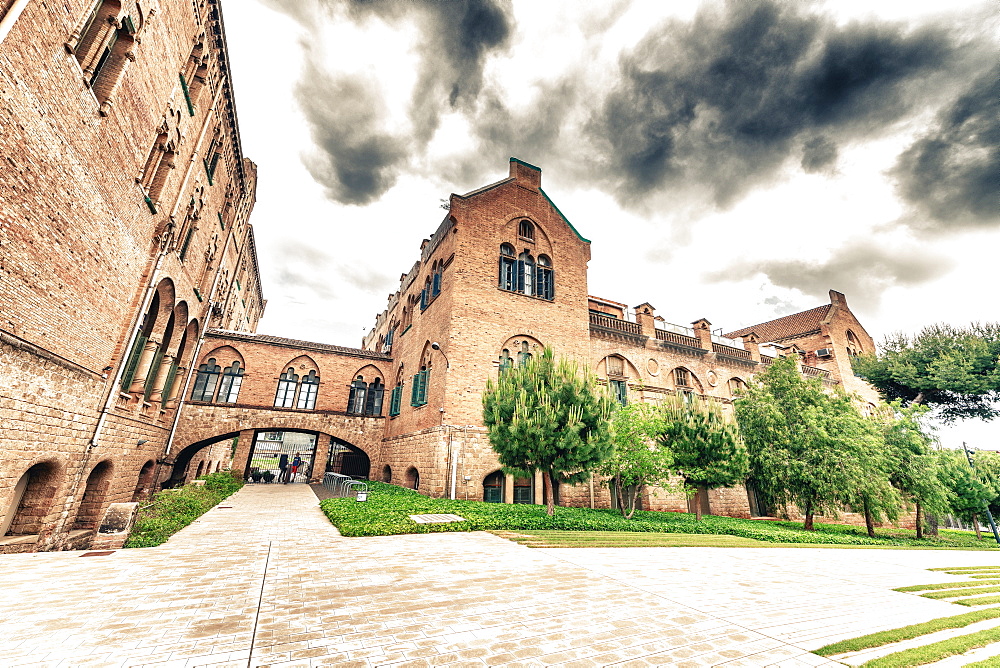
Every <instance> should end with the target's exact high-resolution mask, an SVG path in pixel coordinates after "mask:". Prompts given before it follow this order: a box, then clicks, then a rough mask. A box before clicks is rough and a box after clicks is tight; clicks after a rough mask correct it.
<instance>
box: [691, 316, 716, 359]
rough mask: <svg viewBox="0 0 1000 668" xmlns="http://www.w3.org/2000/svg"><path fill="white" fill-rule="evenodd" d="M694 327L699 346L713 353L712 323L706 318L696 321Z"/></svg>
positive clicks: (693, 323) (692, 324)
mask: <svg viewBox="0 0 1000 668" xmlns="http://www.w3.org/2000/svg"><path fill="white" fill-rule="evenodd" d="M691 326H692V327H694V335H695V336H697V337H698V345H699V346H700V347H701V348H702V349H704V350H707V351H708V352H712V323H710V322H709V321H708V320H705V318H701V319H699V320H695V321H694V322H692V323H691Z"/></svg>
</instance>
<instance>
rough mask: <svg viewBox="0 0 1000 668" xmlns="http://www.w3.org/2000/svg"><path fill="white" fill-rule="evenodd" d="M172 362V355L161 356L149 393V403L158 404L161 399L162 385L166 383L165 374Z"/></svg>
mask: <svg viewBox="0 0 1000 668" xmlns="http://www.w3.org/2000/svg"><path fill="white" fill-rule="evenodd" d="M173 363H174V356H173V355H164V356H163V360H162V361H161V362H160V368H159V369H157V370H156V378H155V379H154V380H153V389H152V390H151V391H150V393H149V401H150V403H154V404H158V403H161V402H162V401H163V386H164V385H166V384H167V375H168V374H169V373H170V367H171V366H173ZM175 380H176V377H175ZM175 384H176V383H175Z"/></svg>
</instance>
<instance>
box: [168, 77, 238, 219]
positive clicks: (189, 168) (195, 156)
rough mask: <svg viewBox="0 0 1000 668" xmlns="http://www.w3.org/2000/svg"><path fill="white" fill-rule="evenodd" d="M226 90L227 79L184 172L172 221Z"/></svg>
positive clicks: (213, 102)
mask: <svg viewBox="0 0 1000 668" xmlns="http://www.w3.org/2000/svg"><path fill="white" fill-rule="evenodd" d="M224 90H225V78H223V79H221V80H220V81H219V90H217V91H216V93H215V97H214V98H213V99H212V106H211V107H210V108H209V110H208V112H207V113H206V114H205V124H204V125H203V126H202V127H201V132H200V133H199V134H198V141H197V142H196V143H195V145H194V151H192V152H191V160H190V161H189V162H188V166H187V169H186V170H185V171H184V181H183V182H181V187H180V190H178V191H177V201H176V202H174V208H173V210H172V211H171V212H170V220H176V219H177V210H178V209H179V208H180V206H181V201H182V200H183V199H184V193H185V191H186V190H187V184H188V181H189V180H190V179H191V171H192V170H193V169H194V163H195V161H196V160H197V159H198V154H199V151H200V150H201V144H202V142H203V141H204V140H205V135H206V134H207V133H208V128H209V127H210V126H211V124H212V123H211V121H212V117H213V116H214V115H215V110H216V109H217V108H218V106H219V98H221V97H222V92H223V91H224Z"/></svg>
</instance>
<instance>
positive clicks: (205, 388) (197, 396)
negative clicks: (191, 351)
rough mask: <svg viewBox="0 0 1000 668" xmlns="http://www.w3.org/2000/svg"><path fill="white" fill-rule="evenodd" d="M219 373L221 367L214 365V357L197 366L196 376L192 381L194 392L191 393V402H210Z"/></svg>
mask: <svg viewBox="0 0 1000 668" xmlns="http://www.w3.org/2000/svg"><path fill="white" fill-rule="evenodd" d="M221 371H222V367H220V366H219V365H218V364H216V363H215V358H214V357H211V358H209V359H208V361H207V362H205V363H204V364H202V365H201V366H199V367H198V376H197V378H195V379H194V390H193V391H192V392H191V401H211V400H212V398H213V397H214V396H215V386H216V385H218V383H219V373H220V372H221Z"/></svg>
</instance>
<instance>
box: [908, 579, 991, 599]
mask: <svg viewBox="0 0 1000 668" xmlns="http://www.w3.org/2000/svg"><path fill="white" fill-rule="evenodd" d="M973 584H979V583H978V582H976V583H973ZM998 591H1000V587H965V588H962V589H949V590H947V591H932V592H930V593H929V594H921V596H922V597H924V598H956V597H958V596H973V595H975V594H994V593H996V592H998Z"/></svg>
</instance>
